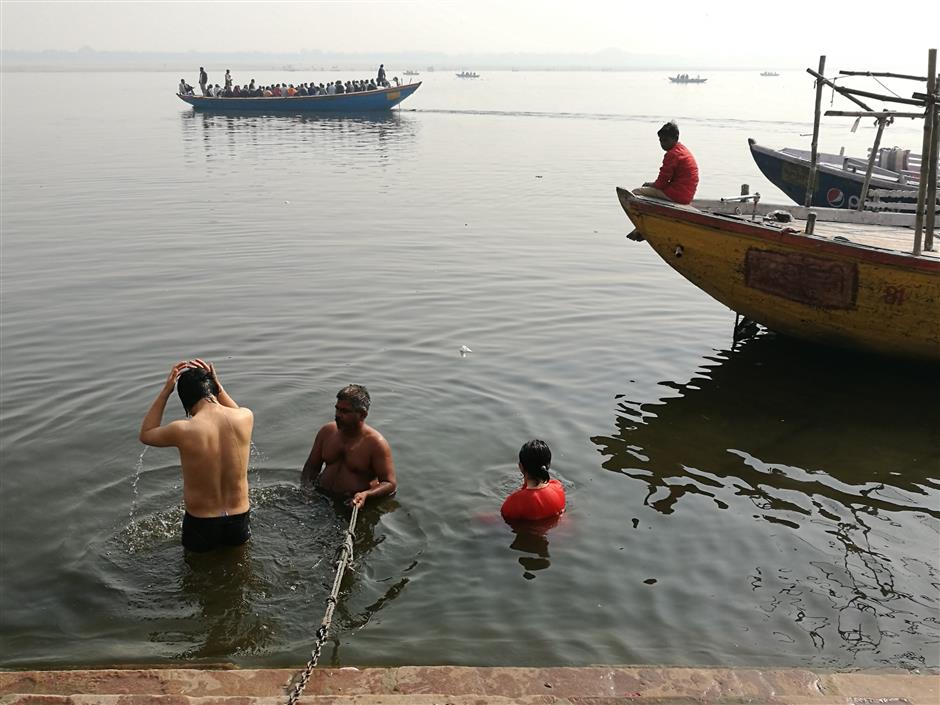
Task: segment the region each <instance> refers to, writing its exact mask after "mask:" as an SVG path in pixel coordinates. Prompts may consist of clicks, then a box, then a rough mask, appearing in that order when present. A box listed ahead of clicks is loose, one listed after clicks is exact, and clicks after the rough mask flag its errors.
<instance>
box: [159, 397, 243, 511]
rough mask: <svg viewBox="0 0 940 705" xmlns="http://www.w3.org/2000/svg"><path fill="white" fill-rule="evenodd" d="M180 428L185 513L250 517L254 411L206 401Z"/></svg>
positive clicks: (179, 446) (181, 423)
mask: <svg viewBox="0 0 940 705" xmlns="http://www.w3.org/2000/svg"><path fill="white" fill-rule="evenodd" d="M175 423H176V422H175ZM178 423H179V424H180V425H181V427H182V428H181V429H180V433H179V444H178V445H177V448H179V452H180V463H181V464H182V466H183V502H184V503H185V505H186V511H187V512H189V513H190V514H192V515H193V516H196V517H217V516H225V515H226V514H241V513H242V512H247V511H248V509H249V503H248V454H249V451H250V444H251V430H252V426H253V423H254V419H253V417H252V414H251V411H250V410H248V409H243V408H235V409H233V408H230V407H226V406H222V404H221V403H219V402H206V403H205V404H203V405H202V408H201V409H199V411H198V412H197V413H196V414H194V415H193V417H192V418H190V419H188V420H185V421H179V422H178ZM184 424H185V426H184Z"/></svg>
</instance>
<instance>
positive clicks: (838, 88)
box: [806, 56, 921, 110]
mask: <svg viewBox="0 0 940 705" xmlns="http://www.w3.org/2000/svg"><path fill="white" fill-rule="evenodd" d="M821 58H823V59H825V58H826V57H825V56H823V57H821ZM820 65H822V64H820ZM806 73H808V74H809V75H810V76H814V77H815V78H816V80H817V81H822V82H823V85H826V86H829V87H830V88H831V89H832V90H834V91H835V92H836V93H838V94H840V95H844V96H845V97H846V98H848V99H849V100H851V101H852V102H853V103H855V104H856V105H857V106H858V107H860V108H862V109H863V110H871V108H869V107H868V106H867V105H865V104H864V103H863V102H862V101H860V100H859V99H858V98H856V97H855V96H854V95H852V93H854V92H855V91H852V90H849V89H848V88H843V87H842V86H837V85H836V84H835V83H833V82H832V81H830V80H829V79H828V78H826V77H825V76H823V75H822V72H817V71H813V69H806ZM817 90H818V84H817ZM875 97H876V98H886V96H875ZM915 104H916V105H921V103H920V102H917V103H915Z"/></svg>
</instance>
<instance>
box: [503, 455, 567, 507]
mask: <svg viewBox="0 0 940 705" xmlns="http://www.w3.org/2000/svg"><path fill="white" fill-rule="evenodd" d="M551 464H552V451H551V449H550V448H549V447H548V444H547V443H546V442H545V441H540V440H538V439H536V440H533V441H529V442H528V443H526V444H525V445H523V446H522V448H520V449H519V471H520V472H521V473H522V487H520V488H519V489H518V490H516V491H515V492H513V493H512V494H511V495H509V496H508V497H507V498H506V501H504V502H503V506H502V508H501V509H500V514H502V515H503V519H505V520H506V521H517V520H520V519H522V520H526V521H540V520H542V519H550V518H552V517H556V516H558V515H560V514H561V513H562V512H563V511H565V488H564V487H562V486H561V483H560V482H559V481H558V480H553V479H551V478H550V477H549V475H548V468H549V467H551Z"/></svg>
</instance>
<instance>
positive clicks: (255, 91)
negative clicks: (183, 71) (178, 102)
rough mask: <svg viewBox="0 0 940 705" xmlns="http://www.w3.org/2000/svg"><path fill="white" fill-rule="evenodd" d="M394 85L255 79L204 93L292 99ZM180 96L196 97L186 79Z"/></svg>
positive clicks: (361, 82)
mask: <svg viewBox="0 0 940 705" xmlns="http://www.w3.org/2000/svg"><path fill="white" fill-rule="evenodd" d="M392 82H393V84H394V85H395V86H400V85H401V82H400V81H399V80H398V77H397V76H396V77H395V78H393V79H392ZM393 84H392V83H389V82H388V81H384V85H379V84H378V83H376V81H375V79H374V78H370V79H368V80H361V81H345V82H344V81H330V82H329V83H327V84H326V85H324V84H322V83H320V84H317V83H313V82H311V83H298V84H297V85H296V86H295V85H294V84H293V83H275V84H272V85H269V86H261V85H255V81H254V79H252V80H251V83H249V84H248V85H246V86H231V87H226V88H223V87H220V86H219V84H218V83H216V84H215V85H211V86H209V85H207V86H206V92H205V93H204V95H205V97H207V98H290V97H293V96H311V95H337V94H344V93H363V92H365V91H375V90H379V89H380V88H390V87H391V86H392V85H393ZM179 92H180V95H195V92H194V89H193V87H192V86H191V85H189V84H188V83H186V81H185V79H180V85H179Z"/></svg>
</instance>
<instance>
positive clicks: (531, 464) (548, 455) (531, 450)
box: [519, 439, 552, 482]
mask: <svg viewBox="0 0 940 705" xmlns="http://www.w3.org/2000/svg"><path fill="white" fill-rule="evenodd" d="M519 464H520V465H521V466H522V469H523V470H525V474H526V475H528V476H529V477H531V478H532V479H533V480H538V481H539V482H548V478H549V475H548V469H549V468H550V467H551V465H552V451H551V449H550V448H549V447H548V443H546V442H545V441H540V440H538V439H535V440H533V441H529V442H528V443H526V444H524V445H523V446H522V448H520V449H519Z"/></svg>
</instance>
